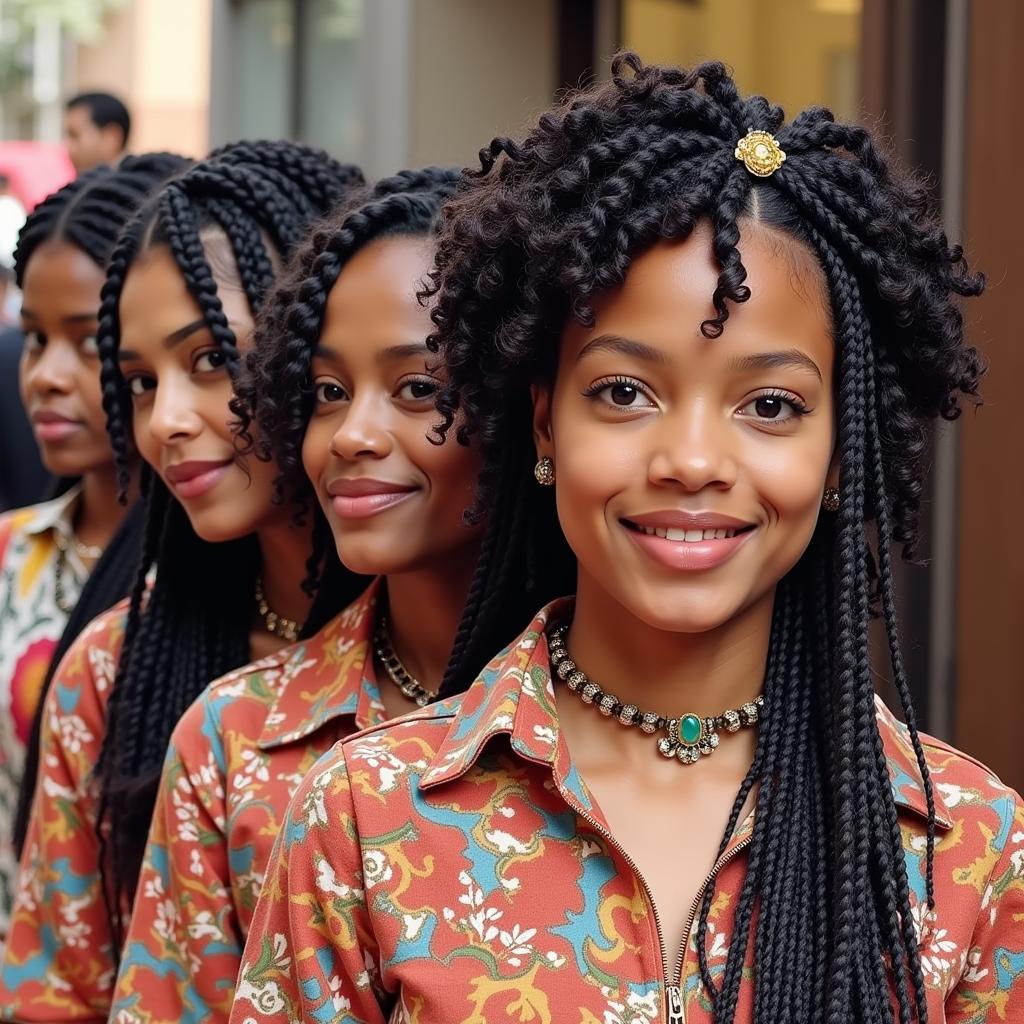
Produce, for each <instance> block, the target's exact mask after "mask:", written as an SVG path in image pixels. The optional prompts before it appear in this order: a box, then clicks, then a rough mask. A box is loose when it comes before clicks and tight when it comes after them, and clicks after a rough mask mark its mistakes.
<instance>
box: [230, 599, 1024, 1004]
mask: <svg viewBox="0 0 1024 1024" xmlns="http://www.w3.org/2000/svg"><path fill="white" fill-rule="evenodd" d="M562 613H563V611H562V610H561V609H559V608H557V607H556V608H555V611H554V612H553V613H552V612H551V610H550V609H549V610H545V611H544V612H542V613H541V614H540V615H539V616H538V617H537V618H536V619H535V620H534V622H533V623H532V624H531V626H530V627H529V628H528V630H527V631H526V632H525V633H524V634H523V635H522V636H521V637H520V638H519V640H518V641H516V643H515V644H513V645H512V646H511V647H510V648H509V649H508V650H507V651H506V652H504V653H503V654H501V655H499V656H498V657H497V658H496V659H495V660H494V661H492V663H491V664H490V665H489V666H488V667H487V668H486V669H485V670H484V672H483V673H482V675H481V677H480V678H479V679H478V680H477V681H476V682H474V684H473V685H472V686H471V687H470V689H469V690H468V691H467V693H466V694H465V695H464V697H463V698H462V700H461V702H460V701H459V700H458V699H453V700H450V701H445V702H441V703H438V704H436V705H434V706H432V707H430V708H426V709H423V710H422V711H419V712H416V713H414V714H411V715H407V716H405V717H404V718H401V719H398V720H397V721H395V722H393V723H391V724H390V725H384V726H380V727H376V728H374V729H371V730H367V731H366V732H364V733H361V734H357V735H356V736H353V737H350V738H348V739H346V740H343V741H342V742H340V743H339V744H338V745H337V746H336V747H335V748H334V750H332V751H331V752H330V753H329V754H328V755H326V756H325V757H324V758H323V759H322V760H321V761H320V762H319V764H318V765H317V766H316V767H315V768H314V769H313V770H312V771H311V772H310V774H309V775H308V776H307V777H306V779H305V780H304V781H303V782H302V784H301V785H300V786H299V788H298V790H297V791H296V794H295V797H294V798H293V800H292V804H291V806H290V808H289V811H288V815H287V817H286V820H285V822H284V825H283V826H282V830H281V834H280V837H279V839H278V844H277V847H276V848H275V852H274V854H273V855H272V860H271V866H270V868H269V869H268V872H267V877H266V881H265V884H264V887H263V892H262V895H261V898H260V902H259V905H258V907H257V910H256V915H255V917H254V919H253V922H252V926H251V929H250V932H249V939H248V942H247V944H246V949H245V953H244V955H243V960H242V968H241V973H240V976H239V981H238V989H237V994H236V1002H235V1005H234V1007H233V1008H232V1014H231V1021H232V1024H243V1022H250V1021H252V1022H258V1024H265V1022H281V1024H284V1022H288V1024H291V1022H294V1021H300V1020H301V1021H319V1022H327V1021H338V1022H344V1024H358V1022H374V1024H379V1022H383V1021H384V1020H385V1019H390V1020H391V1021H393V1022H396V1024H397V1022H410V1024H411V1022H413V1021H415V1022H416V1024H488V1022H491V1021H530V1022H532V1024H551V1022H557V1024H648V1022H652V1021H664V1020H666V1019H668V1007H669V1001H670V1000H671V1002H672V1004H673V1008H674V1009H676V1008H679V1009H681V1012H682V1014H683V1015H684V1016H685V1021H686V1022H687V1024H708V1022H709V1021H710V1020H711V1017H712V1014H711V1010H710V1007H709V1005H708V1004H707V1002H706V1000H705V996H704V992H703V989H702V987H701V985H700V984H699V969H698V962H697V948H696V938H695V936H694V934H693V932H694V929H693V928H692V926H691V928H690V929H689V935H688V939H687V942H686V944H685V947H684V960H683V969H682V973H681V977H679V978H666V970H665V967H664V954H663V946H664V941H663V937H662V936H661V935H660V934H659V927H658V924H657V918H656V917H655V914H654V908H653V905H652V902H651V899H650V897H649V894H648V890H647V888H646V885H645V884H644V882H643V880H642V879H641V878H640V876H639V875H638V874H637V872H636V871H635V869H634V868H633V866H632V863H631V862H630V861H629V860H628V859H627V858H626V857H625V856H624V855H623V852H622V848H621V847H620V846H619V844H618V843H616V841H615V840H614V839H613V838H612V836H611V833H610V831H609V828H608V825H607V822H606V821H605V819H604V817H603V815H602V813H601V810H600V808H599V807H598V806H597V804H596V803H595V801H594V799H593V797H592V795H591V794H590V793H589V791H588V790H587V787H586V785H585V783H584V781H583V779H582V778H581V777H580V775H579V773H578V772H577V771H576V770H575V769H574V766H573V764H572V762H571V759H570V757H569V751H568V747H567V744H566V742H565V739H564V737H563V736H562V734H561V732H560V730H559V723H558V716H557V710H556V705H555V701H554V691H553V688H552V682H551V676H550V666H549V660H548V650H547V641H546V637H545V633H544V630H545V627H546V624H547V622H548V619H549V615H551V614H554V615H555V616H556V617H558V616H559V615H560V614H562ZM877 721H878V727H879V730H880V733H881V737H882V741H883V745H884V751H885V755H886V758H887V762H888V765H889V770H890V777H891V780H892V789H893V794H894V797H895V801H896V804H897V806H898V810H899V814H900V821H901V825H902V833H903V840H904V855H905V858H906V864H907V870H908V875H909V881H910V886H911V889H912V894H911V902H912V907H913V910H914V914H915V917H917V918H921V917H922V916H923V915H922V914H921V907H922V906H924V905H925V904H924V879H923V872H924V860H925V848H926V843H925V836H926V825H927V816H926V807H925V801H924V796H923V794H922V791H921V787H920V784H919V781H918V778H917V769H916V762H915V760H914V754H913V749H912V747H911V745H910V742H909V739H908V734H907V731H906V729H905V728H904V727H903V726H902V725H900V724H899V723H898V722H897V720H896V719H895V718H894V717H893V716H892V715H891V714H890V713H889V712H888V710H886V709H885V707H884V706H883V705H881V704H879V706H878V715H877ZM922 739H923V742H924V743H925V749H926V753H927V758H928V763H929V766H930V769H931V772H932V778H933V780H934V783H935V791H936V811H937V818H938V829H939V832H938V836H937V839H938V842H937V847H936V859H935V889H936V900H937V919H936V920H934V921H931V922H928V923H927V924H926V925H925V927H924V929H923V946H922V966H923V969H924V975H925V984H926V990H927V1000H928V1007H929V1013H930V1020H931V1021H932V1022H933V1024H938V1022H941V1021H946V1022H956V1024H968V1022H969V1024H996V1022H997V1021H999V1022H1003V1021H1007V1022H1008V1021H1021V1020H1024V927H1022V924H1021V922H1022V920H1024V812H1022V809H1021V802H1020V798H1019V797H1017V795H1016V794H1015V793H1013V791H1012V790H1009V789H1007V788H1006V787H1005V786H1003V785H1001V784H1000V783H999V781H998V780H997V779H995V778H994V777H993V776H992V775H991V773H990V772H988V771H987V770H986V769H985V768H983V767H982V766H980V765H978V764H977V763H976V762H974V761H972V760H971V759H970V758H968V757H965V756H964V755H962V754H960V753H958V752H956V751H955V750H952V749H951V748H949V747H947V746H946V745H944V744H942V743H940V742H938V741H936V740H931V739H928V738H924V737H923V738H922ZM751 830H752V818H748V819H747V820H746V821H744V822H743V823H742V824H741V825H740V826H739V827H738V829H737V830H736V832H735V834H734V835H733V836H732V837H731V840H730V842H729V845H728V848H727V849H726V850H725V852H724V854H723V856H722V857H721V858H720V859H719V861H718V863H717V865H716V868H715V871H716V875H717V879H716V895H715V899H714V901H713V906H712V912H711V917H710V921H709V929H712V931H709V934H708V940H709V941H708V942H707V946H708V950H709V958H710V966H711V969H712V972H713V973H717V972H718V971H720V970H721V967H722V965H723V964H724V961H725V957H726V955H727V952H728V947H729V942H730V937H731V931H732V928H733V915H734V913H735V906H736V902H737V900H736V897H737V895H738V893H739V891H740V888H741V886H742V882H743V878H744V875H745V867H746V852H745V849H746V846H747V843H748V839H749V836H750V834H751ZM754 956H755V953H754V951H753V950H748V957H749V958H751V959H749V960H748V964H747V969H745V971H744V976H743V981H742V986H741V992H740V1002H739V1006H738V1012H737V1016H736V1020H737V1022H738V1024H743V1022H747V1021H750V1020H751V1019H752V1003H753V998H752V997H753V981H752V974H753V969H754V968H753V963H752V958H753V957H754ZM674 1019H677V1020H678V1019H680V1014H679V1013H678V1012H677V1013H675V1014H674Z"/></svg>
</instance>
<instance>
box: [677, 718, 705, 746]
mask: <svg viewBox="0 0 1024 1024" xmlns="http://www.w3.org/2000/svg"><path fill="white" fill-rule="evenodd" d="M676 734H677V736H678V737H679V742H680V743H682V744H683V746H684V747H695V746H697V744H698V743H700V741H701V740H702V739H703V738H704V719H703V718H698V717H697V716H696V715H683V716H682V717H681V718H680V719H679V724H678V726H676Z"/></svg>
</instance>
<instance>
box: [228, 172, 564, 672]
mask: <svg viewBox="0 0 1024 1024" xmlns="http://www.w3.org/2000/svg"><path fill="white" fill-rule="evenodd" d="M459 180H460V179H459V175H458V173H457V172H456V171H454V170H448V169H443V168H437V167H427V168H424V169H421V170H407V171H401V172H399V173H398V174H396V175H394V176H393V177H390V178H385V179H383V180H382V181H380V182H379V183H378V184H377V185H375V186H374V187H373V188H368V189H366V190H365V191H364V192H362V193H360V194H358V195H356V196H355V197H354V198H353V199H352V201H351V202H350V203H349V204H347V205H346V206H344V207H342V208H340V209H339V210H338V211H337V212H336V213H335V214H334V215H333V216H331V217H330V218H328V219H327V220H325V221H324V222H323V223H322V224H320V225H319V226H318V228H317V230H316V231H314V233H313V235H312V236H311V238H310V240H309V241H308V242H307V243H306V244H305V245H304V246H303V247H302V248H301V249H299V250H298V251H297V253H296V254H295V257H294V258H293V259H292V261H291V264H290V266H289V268H288V270H287V271H286V273H285V274H283V275H282V277H281V279H280V282H279V284H278V285H277V286H276V288H275V290H274V293H273V295H272V297H271V299H270V300H269V301H268V303H267V305H266V307H265V309H264V311H263V314H262V315H261V318H260V322H259V324H258V326H257V332H256V336H257V341H256V344H255V345H254V346H253V349H252V351H251V353H250V356H249V359H248V361H247V372H246V373H245V374H244V375H243V379H242V381H241V382H240V383H239V386H238V389H237V390H238V396H239V402H238V406H239V408H238V410H237V411H239V413H240V418H241V420H242V423H243V426H242V428H241V430H240V437H242V438H247V439H248V442H249V445H250V447H252V448H254V449H255V451H256V453H257V454H258V455H259V456H260V457H261V458H264V459H269V458H274V459H276V461H277V464H278V466H279V467H280V471H281V479H282V481H284V480H286V479H287V478H288V477H290V476H293V475H294V474H295V473H297V472H298V471H300V470H301V457H302V440H303V436H304V434H305V431H306V424H307V422H308V421H309V417H310V415H311V413H312V409H313V385H312V378H311V373H310V366H311V364H312V360H313V354H314V350H315V348H316V345H317V341H318V340H319V337H320V333H321V330H322V328H323V320H324V315H325V310H326V306H327V300H328V296H329V295H330V291H331V288H332V287H333V286H334V283H335V282H336V281H337V279H338V277H339V275H340V274H341V272H342V270H343V268H344V266H345V264H346V263H347V261H348V260H349V259H351V258H352V256H353V255H354V254H355V253H356V252H358V251H359V249H360V248H361V247H362V246H364V245H366V244H368V243H369V242H372V241H375V240H378V239H382V238H389V237H394V236H410V235H423V236H426V235H432V234H433V233H434V232H435V231H436V227H437V223H438V221H439V218H440V215H441V210H442V208H443V204H444V203H445V202H447V201H448V200H449V199H450V198H451V197H452V196H453V195H454V194H455V192H456V189H457V186H458V182H459ZM251 425H254V426H255V427H256V429H257V433H258V440H256V439H254V437H253V435H252V434H251V433H250V431H249V428H250V426H251ZM520 470H522V467H519V468H518V469H516V470H515V475H516V477H517V478H518V479H520V480H522V481H524V482H525V481H526V479H527V477H528V476H530V474H529V468H528V467H527V468H526V469H525V470H522V471H520ZM510 472H511V470H510ZM530 478H531V479H532V477H530ZM533 493H534V489H533V488H528V487H523V488H521V489H520V490H518V491H517V492H516V494H515V495H514V496H513V497H510V500H509V502H508V503H506V504H504V505H502V506H501V507H495V508H491V509H488V510H487V514H486V518H487V524H486V526H485V530H484V536H483V538H482V541H481V549H480V555H479V558H478V562H477V566H476V569H475V572H474V576H473V579H472V582H471V585H470V590H469V596H468V600H467V603H466V608H465V611H464V612H463V616H462V619H461V621H460V623H459V627H458V630H457V631H456V635H455V639H454V644H453V649H452V654H451V660H450V663H449V672H448V673H446V675H445V680H448V677H449V674H450V673H451V671H453V670H454V668H456V667H457V668H458V670H459V672H460V673H461V675H460V676H459V678H460V679H462V678H463V677H465V681H466V682H467V683H468V681H469V679H471V678H472V676H473V675H475V673H476V672H477V671H479V670H480V668H481V667H482V666H483V664H484V662H485V661H486V659H487V658H488V657H489V656H491V655H493V654H494V652H495V651H497V650H499V649H500V648H501V647H502V646H504V644H506V643H507V642H509V641H510V640H511V639H512V638H513V637H514V636H515V635H516V633H517V632H518V631H519V630H520V629H521V628H523V627H524V626H525V625H526V624H527V622H529V619H530V614H531V613H532V612H533V611H535V610H536V606H537V604H538V602H539V601H541V600H543V599H546V598H548V597H550V596H553V595H554V594H555V593H556V592H558V591H559V589H560V586H561V589H565V588H566V587H567V586H568V584H569V582H570V580H571V574H570V572H569V571H568V569H569V568H570V567H571V563H570V562H569V560H568V559H567V558H564V557H563V559H562V561H561V562H558V561H557V560H555V561H549V562H548V563H546V564H547V566H548V567H547V570H546V573H545V580H546V581H548V582H547V587H546V589H544V590H543V591H541V589H540V588H538V587H537V586H535V585H533V583H534V581H532V580H527V578H526V577H525V576H523V575H522V573H521V572H520V565H521V563H522V562H523V561H524V560H525V554H526V548H527V545H528V544H529V543H531V542H533V541H534V540H535V538H539V537H541V536H546V537H556V536H557V537H559V543H560V535H559V534H558V531H557V524H555V522H554V517H553V514H552V513H551V512H550V511H548V513H547V515H546V516H545V511H546V510H544V509H541V510H538V512H537V514H536V516H532V515H531V512H532V510H531V507H530V506H531V501H530V499H531V498H532V496H533ZM545 523H547V524H548V528H547V533H546V534H544V533H543V525H544V524H545ZM329 541H330V535H329V533H328V534H327V535H326V537H325V538H324V542H325V543H329ZM558 565H562V566H564V567H565V569H566V571H564V572H563V573H562V575H561V577H558V576H557V574H556V567H557V566H558ZM513 570H515V571H513ZM555 580H559V582H555ZM449 685H451V684H450V683H449Z"/></svg>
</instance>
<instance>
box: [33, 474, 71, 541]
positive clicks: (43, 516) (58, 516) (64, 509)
mask: <svg viewBox="0 0 1024 1024" xmlns="http://www.w3.org/2000/svg"><path fill="white" fill-rule="evenodd" d="M81 494H82V485H81V484H75V486H74V487H71V488H69V489H68V490H67V491H65V492H64V493H63V494H62V495H60V496H59V497H57V498H54V499H52V500H51V501H44V502H40V504H38V505H33V506H32V518H31V519H30V520H29V521H28V522H27V523H26V524H25V527H24V530H25V533H27V534H30V535H37V534H40V533H46V532H47V531H48V530H59V531H60V533H61V535H62V536H64V537H70V536H71V522H72V519H73V518H74V514H75V505H76V504H77V502H78V499H79V497H81Z"/></svg>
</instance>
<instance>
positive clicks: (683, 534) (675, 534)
mask: <svg viewBox="0 0 1024 1024" xmlns="http://www.w3.org/2000/svg"><path fill="white" fill-rule="evenodd" d="M621 522H622V524H623V525H624V526H625V527H626V528H627V529H629V530H632V531H633V532H634V533H642V534H645V535H646V536H648V537H661V538H662V540H670V541H674V542H676V543H682V544H698V543H701V542H703V543H707V542H708V541H709V540H730V539H732V538H733V537H737V536H739V535H740V534H741V533H749V532H750V531H751V530H753V529H754V527H753V526H744V527H740V528H733V529H728V530H725V529H718V530H711V529H708V530H684V529H682V528H680V527H676V526H641V525H640V524H639V523H633V522H630V521H629V520H628V519H623V520H621Z"/></svg>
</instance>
